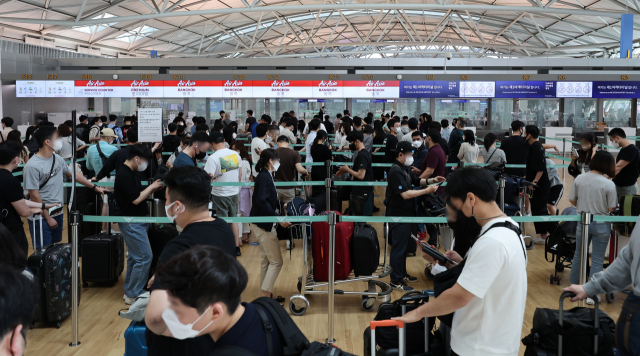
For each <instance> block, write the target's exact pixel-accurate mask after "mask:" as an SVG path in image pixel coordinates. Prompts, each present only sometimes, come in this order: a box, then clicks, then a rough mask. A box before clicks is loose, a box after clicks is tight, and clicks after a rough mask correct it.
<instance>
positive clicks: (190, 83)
mask: <svg viewBox="0 0 640 356" xmlns="http://www.w3.org/2000/svg"><path fill="white" fill-rule="evenodd" d="M194 85H196V82H194V81H191V80H187V81H184V80H181V81H180V82H179V83H178V86H179V87H192V86H194Z"/></svg>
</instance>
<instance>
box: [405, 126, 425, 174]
mask: <svg viewBox="0 0 640 356" xmlns="http://www.w3.org/2000/svg"><path fill="white" fill-rule="evenodd" d="M407 136H411V138H412V139H413V141H411V146H413V149H414V151H413V164H412V165H411V167H412V169H411V170H412V171H413V168H417V169H418V170H419V169H420V168H422V162H424V159H425V158H426V157H427V154H428V153H429V149H428V148H427V146H425V145H424V136H425V135H424V134H423V133H422V132H420V131H417V130H415V131H413V132H412V133H411V135H407ZM414 173H415V172H414ZM418 175H419V173H418Z"/></svg>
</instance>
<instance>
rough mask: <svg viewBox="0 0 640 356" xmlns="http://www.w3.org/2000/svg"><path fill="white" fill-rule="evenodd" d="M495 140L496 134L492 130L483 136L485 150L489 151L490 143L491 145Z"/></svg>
mask: <svg viewBox="0 0 640 356" xmlns="http://www.w3.org/2000/svg"><path fill="white" fill-rule="evenodd" d="M495 142H496V135H495V134H494V133H493V132H489V133H488V134H487V135H486V136H485V137H484V148H485V149H486V150H487V152H488V151H489V148H491V145H493V144H494V143H495Z"/></svg>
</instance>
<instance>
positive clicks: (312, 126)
mask: <svg viewBox="0 0 640 356" xmlns="http://www.w3.org/2000/svg"><path fill="white" fill-rule="evenodd" d="M319 128H320V120H318V119H313V120H311V121H310V122H309V131H315V130H317V129H319Z"/></svg>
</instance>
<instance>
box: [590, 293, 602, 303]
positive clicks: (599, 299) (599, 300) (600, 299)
mask: <svg viewBox="0 0 640 356" xmlns="http://www.w3.org/2000/svg"><path fill="white" fill-rule="evenodd" d="M601 301H602V298H600V296H599V295H598V303H600V302H601ZM587 304H589V305H594V304H595V302H594V301H593V299H591V298H587Z"/></svg>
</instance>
